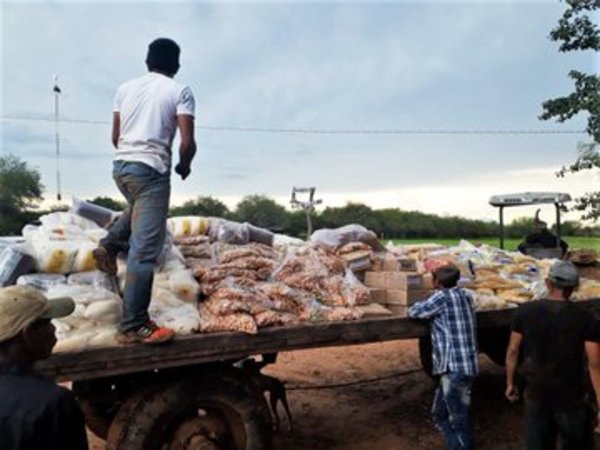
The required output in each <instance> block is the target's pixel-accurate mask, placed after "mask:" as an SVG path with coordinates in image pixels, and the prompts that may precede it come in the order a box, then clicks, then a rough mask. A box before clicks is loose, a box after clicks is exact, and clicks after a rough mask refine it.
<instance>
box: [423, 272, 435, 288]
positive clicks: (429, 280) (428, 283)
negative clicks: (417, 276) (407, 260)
mask: <svg viewBox="0 0 600 450" xmlns="http://www.w3.org/2000/svg"><path fill="white" fill-rule="evenodd" d="M423 289H435V287H434V286H433V275H432V274H430V273H425V274H423Z"/></svg>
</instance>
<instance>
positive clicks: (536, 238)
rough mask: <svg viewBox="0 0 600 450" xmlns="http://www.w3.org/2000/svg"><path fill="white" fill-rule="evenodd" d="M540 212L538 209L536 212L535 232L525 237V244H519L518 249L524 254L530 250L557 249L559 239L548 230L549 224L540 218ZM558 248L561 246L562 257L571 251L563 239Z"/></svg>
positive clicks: (534, 220)
mask: <svg viewBox="0 0 600 450" xmlns="http://www.w3.org/2000/svg"><path fill="white" fill-rule="evenodd" d="M539 213H540V210H539V209H538V210H537V211H536V212H535V218H534V219H533V228H534V230H533V232H531V233H529V234H528V235H527V236H525V239H524V240H523V242H521V243H520V244H519V246H518V247H517V249H518V250H519V251H520V252H521V253H523V254H525V255H526V254H527V249H528V248H556V247H557V245H556V244H557V242H556V241H557V239H558V237H557V236H556V235H555V234H553V233H552V232H551V231H550V230H549V229H548V224H547V223H546V222H544V221H543V220H540V218H539ZM558 246H560V249H561V252H562V256H564V255H565V254H566V253H567V250H568V249H569V244H567V243H566V242H565V241H563V240H562V239H561V240H560V241H559V242H558Z"/></svg>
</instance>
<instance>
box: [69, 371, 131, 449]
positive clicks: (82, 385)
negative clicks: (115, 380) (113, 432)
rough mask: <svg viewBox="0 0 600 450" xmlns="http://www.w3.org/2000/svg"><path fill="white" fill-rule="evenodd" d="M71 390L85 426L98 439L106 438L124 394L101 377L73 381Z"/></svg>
mask: <svg viewBox="0 0 600 450" xmlns="http://www.w3.org/2000/svg"><path fill="white" fill-rule="evenodd" d="M72 390H73V393H74V394H75V396H76V397H77V400H78V402H79V405H80V406H81V410H82V412H83V415H84V417H85V424H86V426H87V427H88V428H89V429H90V431H91V432H92V433H94V434H95V435H96V436H98V437H99V438H100V439H106V437H107V436H108V429H109V428H110V424H111V422H112V421H113V419H114V417H115V415H116V414H117V411H118V410H119V408H120V406H121V404H122V403H123V395H125V394H124V393H123V392H122V390H121V389H117V388H116V387H115V385H114V384H112V383H111V382H110V381H106V380H102V379H98V380H92V381H74V382H73V385H72Z"/></svg>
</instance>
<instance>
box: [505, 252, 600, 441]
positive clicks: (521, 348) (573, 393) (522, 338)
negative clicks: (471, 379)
mask: <svg viewBox="0 0 600 450" xmlns="http://www.w3.org/2000/svg"><path fill="white" fill-rule="evenodd" d="M578 284H579V274H578V273H577V269H576V267H575V266H574V265H573V264H572V263H570V262H567V261H557V262H555V263H554V264H553V265H552V266H551V267H550V270H549V272H548V277H547V279H546V289H547V296H546V298H544V299H542V300H538V301H533V302H530V303H526V304H524V305H521V306H520V307H519V309H518V310H517V311H516V313H515V316H514V320H513V324H512V332H511V336H510V343H509V346H508V350H507V354H506V397H507V398H508V399H509V400H510V401H515V400H516V399H517V398H518V397H519V391H518V388H517V387H516V385H515V372H516V370H517V362H518V361H519V356H520V355H521V356H522V361H521V362H520V364H519V368H518V369H519V373H520V374H521V375H522V376H523V378H524V381H525V383H526V385H525V391H524V396H523V397H524V400H525V443H526V448H527V449H528V450H533V449H555V448H556V442H557V438H558V436H560V438H561V441H562V447H561V448H563V449H578V450H586V449H592V448H593V445H594V443H593V424H594V417H593V414H592V410H591V408H590V405H589V402H588V401H587V400H588V399H587V396H588V389H587V388H586V387H587V376H586V365H587V372H588V373H589V376H590V380H591V383H592V386H593V389H594V392H595V394H596V398H597V399H598V401H600V344H599V343H600V323H599V322H598V321H597V320H595V318H594V316H593V315H592V313H591V312H590V311H589V310H586V309H585V308H583V307H581V306H580V305H577V304H576V303H573V302H571V301H569V297H570V296H571V294H572V293H573V291H574V290H575V289H576V288H577V286H578ZM586 356H587V360H586Z"/></svg>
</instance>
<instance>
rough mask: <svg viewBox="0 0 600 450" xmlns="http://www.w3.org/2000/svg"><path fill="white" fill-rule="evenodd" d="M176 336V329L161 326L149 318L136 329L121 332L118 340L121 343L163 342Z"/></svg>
mask: <svg viewBox="0 0 600 450" xmlns="http://www.w3.org/2000/svg"><path fill="white" fill-rule="evenodd" d="M174 337H175V331H173V330H172V329H171V328H166V327H159V326H158V325H156V324H155V323H154V322H152V321H151V320H149V321H148V322H146V323H145V324H144V325H142V326H141V327H139V328H137V329H135V330H128V331H124V332H122V333H119V334H118V336H117V341H119V343H121V344H134V343H142V344H162V343H163V342H168V341H170V340H171V339H173V338H174Z"/></svg>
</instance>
